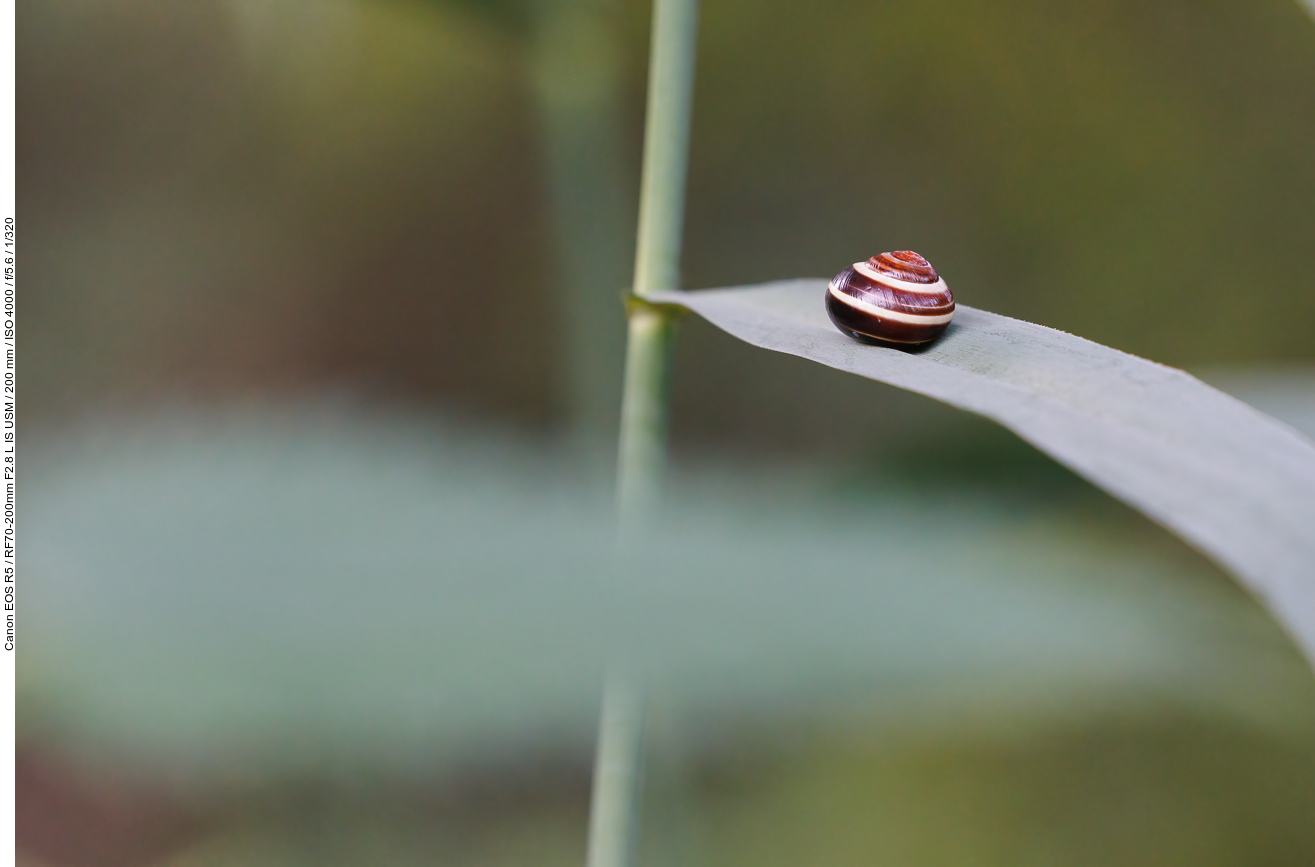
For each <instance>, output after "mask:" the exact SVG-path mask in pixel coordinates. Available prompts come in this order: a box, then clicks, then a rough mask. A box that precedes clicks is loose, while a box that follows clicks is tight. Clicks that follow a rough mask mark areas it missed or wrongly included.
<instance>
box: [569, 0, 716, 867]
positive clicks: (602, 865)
mask: <svg viewBox="0 0 1315 867" xmlns="http://www.w3.org/2000/svg"><path fill="white" fill-rule="evenodd" d="M697 32H698V0H654V4H653V41H652V47H651V49H650V53H649V72H648V116H647V118H646V120H645V126H644V170H643V171H644V174H643V181H642V183H641V185H640V199H639V237H638V239H637V243H636V249H635V282H634V290H633V292H634V296H633V297H632V298H631V299H630V301H629V303H628V304H627V313H628V315H629V334H628V338H627V340H628V342H627V344H626V373H625V384H624V389H625V390H624V392H623V394H622V399H621V436H620V443H619V448H618V456H617V519H618V529H619V532H620V537H621V539H622V540H626V539H628V538H633V537H634V536H635V535H637V534H639V533H640V532H642V531H643V530H644V528H646V527H648V526H649V525H651V523H652V520H653V517H654V515H655V513H656V509H657V505H658V500H659V497H660V495H661V487H662V485H661V482H662V474H663V470H664V468H665V465H666V452H667V421H668V416H669V414H670V407H669V398H670V384H671V354H672V350H673V348H674V345H675V343H674V338H675V323H676V319H677V317H678V316H679V314H680V312H681V311H680V308H677V307H674V306H672V305H668V304H654V303H652V302H650V301H649V300H647V299H648V297H649V296H650V295H651V294H652V293H654V292H659V291H662V290H665V289H676V288H678V286H679V281H680V242H681V233H682V231H683V229H684V223H685V176H686V172H687V168H688V165H689V126H690V107H691V105H692V103H693V96H694V93H693V91H694V56H695V42H696V38H697ZM642 706H643V698H642V691H641V690H640V689H639V687H638V686H637V685H636V684H635V682H634V681H633V680H618V679H613V680H612V681H610V682H609V683H608V684H607V686H606V688H605V690H604V696H603V713H602V717H601V719H600V720H599V726H598V729H599V731H598V755H597V759H596V764H595V768H594V791H593V801H592V804H591V806H590V817H589V851H588V867H631V865H632V864H633V862H634V853H635V849H636V845H635V841H636V838H637V829H638V813H639V793H640V781H641V778H642V767H643V738H642V723H643V714H642Z"/></svg>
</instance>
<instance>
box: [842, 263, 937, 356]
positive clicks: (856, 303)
mask: <svg viewBox="0 0 1315 867" xmlns="http://www.w3.org/2000/svg"><path fill="white" fill-rule="evenodd" d="M826 312H827V313H828V314H829V315H830V316H831V321H832V322H833V323H835V326H836V328H839V329H840V330H841V331H842V332H844V333H845V334H847V335H849V336H850V337H853V338H854V339H856V340H861V341H863V342H864V343H878V344H880V343H898V344H917V343H926V342H928V341H929V340H935V339H936V338H937V337H939V336H940V334H941V332H942V331H944V330H945V327H946V326H947V325H949V324H950V320H951V319H952V318H953V317H954V295H953V294H951V292H950V287H948V286H946V285H945V281H944V280H942V279H941V276H940V275H939V274H937V273H936V269H935V268H933V267H932V266H931V263H930V262H928V261H927V260H926V259H924V258H922V257H921V256H919V255H918V254H917V253H914V252H913V251H912V250H897V251H895V252H893V253H882V254H881V255H879V256H873V257H872V258H871V259H868V260H867V261H866V262H855V263H854V266H853V267H852V268H846V269H845V270H843V271H841V272H840V273H839V274H837V275H836V276H835V277H834V278H833V279H832V280H831V285H829V286H828V287H827V290H826Z"/></svg>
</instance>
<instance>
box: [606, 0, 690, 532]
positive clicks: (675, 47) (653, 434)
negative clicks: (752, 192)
mask: <svg viewBox="0 0 1315 867" xmlns="http://www.w3.org/2000/svg"><path fill="white" fill-rule="evenodd" d="M697 32H698V0H654V5H653V44H652V48H651V50H650V57H649V72H648V117H647V119H646V121H645V127H644V174H643V180H642V182H641V185H640V198H639V237H638V240H637V243H636V249H635V282H634V296H635V297H634V298H633V299H631V303H630V304H629V319H630V324H629V338H628V342H627V345H626V375H625V385H624V389H625V390H624V392H623V394H622V400H621V437H620V445H619V449H618V458H617V512H618V519H619V521H620V528H621V533H622V537H623V538H624V537H626V536H628V535H631V534H633V533H634V532H635V531H636V530H637V529H638V528H639V527H641V526H643V525H645V524H647V523H648V522H649V519H650V518H651V516H652V513H653V510H654V508H655V507H656V505H657V501H658V497H659V495H660V492H661V482H662V472H663V467H664V465H665V463H666V440H667V419H668V415H669V408H668V399H669V396H670V389H669V385H670V369H671V353H672V349H673V346H674V340H673V339H674V336H675V327H674V326H675V319H676V317H677V315H678V313H679V309H678V308H675V307H671V306H668V305H659V304H650V303H648V302H647V301H646V300H645V299H646V298H647V297H648V296H649V295H650V294H652V293H653V292H658V291H661V290H665V289H675V288H677V287H678V285H679V282H680V244H681V233H682V231H683V229H684V224H685V176H686V171H687V168H688V165H689V126H690V108H691V105H692V102H693V95H694V93H693V91H694V56H695V42H696V38H697Z"/></svg>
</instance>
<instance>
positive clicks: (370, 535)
mask: <svg viewBox="0 0 1315 867" xmlns="http://www.w3.org/2000/svg"><path fill="white" fill-rule="evenodd" d="M649 14H650V8H649V6H648V4H647V3H644V2H633V0H489V2H478V0H197V2H192V3H187V4H162V3H156V2H147V0H94V2H93V0H32V2H30V3H28V4H27V5H25V6H23V7H22V8H21V9H20V14H19V16H18V25H19V43H18V44H19V75H18V88H19V92H18V137H19V140H18V153H19V166H18V190H19V196H20V201H21V212H20V217H21V223H20V226H21V229H22V240H23V251H24V253H23V260H22V262H23V279H24V291H23V294H22V298H21V309H20V312H21V314H22V320H23V331H22V349H23V353H22V361H23V365H22V373H21V379H20V384H21V386H22V391H23V402H22V408H23V414H22V421H21V425H22V434H23V444H24V453H25V459H24V469H25V472H24V479H23V485H22V495H23V499H22V505H23V507H24V508H23V511H22V512H21V513H20V523H21V525H22V528H23V536H24V542H25V545H24V547H23V549H22V553H21V555H20V556H21V557H22V558H23V561H22V562H23V580H24V584H23V589H22V592H23V594H24V596H23V602H24V608H23V612H22V613H23V615H24V623H23V626H24V627H25V629H24V633H23V635H22V639H23V643H22V650H21V651H20V657H19V667H20V688H21V692H20V715H21V720H20V744H19V761H20V765H19V767H20V775H19V810H20V826H19V834H20V838H19V840H20V853H21V856H22V858H24V859H25V860H24V861H23V863H25V864H27V865H29V867H36V865H48V867H59V865H83V864H87V865H92V864H95V865H120V864H122V865H138V864H141V865H180V867H181V865H228V864H235V865H236V864H244V865H300V864H366V863H369V864H383V863H391V864H399V865H401V864H438V863H443V864H494V865H501V864H515V863H530V862H533V863H537V864H557V863H561V864H575V863H580V862H581V860H582V858H583V851H584V827H585V816H586V813H587V802H588V780H589V773H590V770H589V765H590V750H591V744H592V740H591V739H592V730H591V725H592V721H593V715H594V712H595V709H596V706H597V701H598V694H599V688H600V684H601V678H602V671H603V669H604V667H605V664H606V660H607V659H609V658H612V657H613V656H615V655H617V654H618V653H620V654H623V655H629V656H631V657H633V658H634V660H635V661H636V665H637V667H638V668H640V669H641V670H643V671H644V672H645V676H646V678H648V682H650V683H651V684H652V690H651V696H650V698H651V701H650V705H651V707H650V713H649V718H650V725H649V729H650V731H649V740H650V744H649V753H650V768H649V779H648V782H647V787H646V793H645V808H644V822H645V825H644V827H645V836H644V840H643V857H644V860H645V862H646V863H650V864H665V863H676V862H680V863H700V864H740V863H742V864H754V865H773V864H781V865H785V864H797V863H820V862H826V863H831V864H837V865H845V864H855V865H857V864H918V865H941V864H946V865H949V864H974V865H976V864H981V865H993V864H1014V865H1017V864H1053V863H1068V864H1084V865H1085V864H1091V865H1096V864H1121V865H1140V864H1147V865H1150V864H1183V863H1191V864H1197V865H1214V864H1217V865H1232V864H1248V865H1261V864H1275V865H1279V864H1298V863H1311V862H1312V861H1315V825H1313V824H1312V823H1311V822H1310V816H1311V815H1312V811H1315V786H1312V785H1311V783H1310V781H1311V780H1312V779H1315V734H1313V733H1312V732H1313V731H1315V729H1313V728H1312V726H1313V725H1315V681H1313V680H1312V677H1311V671H1310V668H1309V666H1308V665H1307V664H1306V663H1305V662H1304V661H1303V660H1302V659H1301V658H1300V657H1299V655H1298V653H1297V651H1296V650H1295V649H1294V648H1293V646H1292V645H1291V643H1290V642H1289V641H1288V639H1287V638H1286V636H1284V635H1283V634H1282V633H1281V631H1280V630H1279V628H1278V627H1277V626H1275V625H1274V624H1273V622H1272V621H1271V620H1270V619H1269V618H1268V616H1267V615H1266V614H1265V613H1264V612H1263V611H1262V610H1261V609H1260V608H1259V607H1258V605H1256V603H1254V602H1253V601H1251V600H1250V599H1248V598H1247V597H1245V596H1244V595H1243V594H1242V593H1241V591H1240V590H1238V589H1237V588H1236V587H1235V586H1234V585H1233V584H1232V582H1231V580H1230V579H1229V578H1228V576H1226V575H1224V574H1223V573H1222V572H1221V571H1220V570H1218V568H1217V567H1215V566H1214V565H1213V564H1211V563H1210V562H1208V561H1207V560H1205V559H1204V558H1203V557H1201V556H1200V555H1199V554H1197V553H1195V552H1194V551H1192V550H1190V549H1188V548H1187V547H1186V546H1184V545H1183V544H1181V543H1180V542H1178V541H1176V540H1175V539H1173V538H1172V537H1170V536H1168V535H1167V534H1166V533H1164V532H1163V531H1162V530H1161V529H1159V528H1157V527H1156V526H1154V525H1152V524H1150V523H1149V522H1147V521H1145V520H1144V519H1142V518H1140V517H1139V516H1137V515H1136V514H1135V513H1133V512H1131V511H1130V510H1128V509H1126V508H1125V507H1123V506H1121V505H1120V504H1118V503H1116V502H1114V501H1112V500H1110V499H1109V498H1107V497H1106V496H1105V495H1103V494H1101V493H1100V492H1098V491H1096V490H1094V489H1092V488H1091V487H1090V486H1088V485H1087V484H1086V483H1085V482H1083V481H1081V480H1080V479H1077V478H1076V477H1074V476H1072V475H1071V474H1069V473H1068V472H1067V471H1066V470H1064V469H1062V468H1060V467H1058V466H1057V465H1055V464H1053V463H1052V462H1050V461H1049V460H1048V459H1047V458H1045V457H1044V456H1042V455H1040V454H1038V453H1036V452H1034V451H1033V450H1031V449H1030V447H1028V446H1026V445H1024V444H1022V443H1021V442H1019V441H1018V440H1016V439H1015V438H1014V437H1013V436H1012V435H1011V434H1008V433H1007V432H1004V431H1003V430H1001V429H998V428H996V427H995V426H993V425H992V424H990V423H988V422H985V421H983V420H981V419H977V418H975V417H972V416H970V415H967V414H964V413H960V412H957V411H954V410H950V409H948V408H944V407H940V406H938V405H936V404H934V403H933V402H931V401H927V400H925V399H922V398H919V397H915V396H912V395H906V394H903V393H900V392H898V391H896V390H894V389H890V388H887V387H885V386H881V385H878V384H876V383H872V382H868V381H862V380H858V379H856V378H849V377H845V376H843V375H840V374H838V373H836V372H835V371H830V370H824V369H821V368H816V369H814V367H812V366H810V365H809V364H808V363H806V362H803V361H801V360H798V359H793V358H787V357H778V356H772V355H769V354H766V353H763V352H761V351H758V350H755V349H752V348H750V347H747V346H742V345H738V344H736V343H735V342H734V341H733V340H732V339H731V338H729V337H727V336H726V335H723V334H720V333H718V332H716V331H715V330H714V329H712V328H711V327H710V326H707V325H705V324H703V323H701V322H699V321H697V320H695V319H693V318H691V319H689V320H687V321H686V322H685V323H683V324H682V332H681V344H680V347H679V350H678V358H677V370H676V393H675V408H674V415H673V419H674V429H673V439H672V448H673V492H672V502H671V506H670V509H669V512H670V517H669V518H668V520H667V522H666V523H665V524H664V525H663V527H662V528H660V530H657V531H655V533H654V534H653V535H654V540H653V541H652V543H651V546H650V548H648V549H646V550H645V556H644V557H642V558H638V559H636V560H630V561H618V560H617V559H616V558H615V557H614V556H613V553H612V549H611V544H610V541H609V539H610V526H609V518H608V511H609V487H608V486H609V484H610V478H611V462H612V459H613V448H614V446H613V439H614V435H615V425H616V422H615V419H616V415H617V405H618V400H619V392H620V373H621V357H622V353H623V350H624V343H623V340H624V317H623V311H622V306H621V302H620V298H621V296H622V294H623V293H624V291H625V287H626V285H627V283H628V281H629V273H630V268H631V266H632V252H633V250H632V247H633V228H634V222H635V217H634V215H635V208H636V199H637V189H638V175H639V156H640V142H641V138H642V121H643V99H644V88H645V73H646V63H647V39H648V21H649ZM1312 141H1315V21H1312V20H1311V18H1310V16H1309V15H1308V13H1307V11H1306V10H1305V9H1303V8H1302V7H1301V6H1300V5H1298V4H1297V3H1294V2H1292V0H1251V2H1248V3H1241V2H1235V0H1197V2H1186V0H1153V2H1144V0H1143V2H1136V3H1134V2H1123V0H1115V2H1106V3H1102V4H1096V5H1093V4H1079V3H1075V2H1071V0H1010V2H1005V3H980V2H976V0H932V2H920V3H909V2H891V0H880V2H856V0H831V2H826V3H817V4H798V3H785V2H777V0H760V2H755V3H749V2H746V0H704V3H703V9H702V19H701V32H700V51H699V57H698V78H697V88H696V95H695V114H694V125H693V140H692V151H691V170H690V184H689V197H688V208H689V211H688V217H687V228H686V255H685V267H684V274H683V280H684V285H685V286H686V287H688V288H693V289H697V288H704V287H712V286H727V285H737V284H747V283H753V282H759V281H766V280H771V279H778V278H786V277H800V276H822V277H825V276H829V275H830V274H832V273H834V272H836V271H837V270H839V269H840V268H841V267H843V266H845V265H847V264H848V263H850V262H852V261H855V260H856V259H858V258H861V257H865V256H868V255H871V254H873V253H876V252H879V251H882V250H890V249H902V248H912V249H916V250H918V251H919V252H921V253H923V254H924V255H926V256H927V257H928V258H929V259H930V260H931V261H932V262H933V263H934V264H935V265H936V267H937V268H938V269H939V270H940V271H941V272H942V273H943V274H945V275H946V276H947V279H948V280H949V282H950V284H951V285H952V286H953V287H954V289H955V292H956V296H957V297H958V299H959V300H960V301H961V302H963V303H967V304H970V305H973V306H977V307H983V308H987V309H990V310H994V311H997V312H1000V313H1005V314H1008V315H1011V316H1016V317H1019V318H1023V319H1027V320H1030V321H1034V322H1040V323H1043V324H1046V325H1050V326H1053V327H1056V328H1060V329H1063V330H1065V331H1070V332H1073V333H1076V334H1080V335H1082V336H1084V337H1088V338H1091V339H1093V340H1097V341H1100V342H1102V343H1105V344H1108V345H1111V346H1114V347H1117V348H1120V349H1124V350H1126V351H1129V352H1133V353H1136V354H1139V355H1142V356H1145V357H1148V358H1151V359H1154V360H1156V361H1161V362H1164V363H1167V364H1171V365H1175V366H1180V367H1185V368H1186V369H1188V370H1190V371H1192V372H1194V373H1198V374H1200V375H1202V376H1203V377H1204V378H1206V379H1207V380H1208V381H1211V382H1214V383H1217V384H1219V385H1220V386H1221V387H1223V388H1225V389H1226V390H1229V391H1231V392H1233V393H1235V394H1237V395H1238V396H1239V397H1242V398H1243V399H1244V400H1249V401H1251V402H1252V403H1254V404H1255V405H1257V406H1258V407H1260V408H1261V409H1264V410H1265V411H1267V412H1271V413H1273V414H1274V415H1276V416H1278V417H1279V418H1280V419H1282V420H1284V421H1286V422H1288V423H1290V424H1292V425H1294V426H1296V427H1298V428H1299V429H1302V430H1304V431H1305V432H1306V433H1307V435H1315V339H1312V336H1311V335H1312V334H1315V294H1312V293H1311V291H1310V290H1309V286H1308V277H1307V274H1308V271H1307V263H1308V262H1309V261H1310V259H1311V257H1312V255H1315V253H1312V248H1311V238H1312V237H1315V159H1312V157H1311V148H1310V143H1311V142H1312ZM618 648H621V650H618Z"/></svg>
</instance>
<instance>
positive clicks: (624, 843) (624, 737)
mask: <svg viewBox="0 0 1315 867" xmlns="http://www.w3.org/2000/svg"><path fill="white" fill-rule="evenodd" d="M643 704H644V699H643V695H642V693H641V692H640V690H639V689H637V688H636V687H635V686H634V683H633V681H630V680H628V679H625V678H617V677H614V678H612V679H609V681H608V683H607V686H606V687H605V688H604V691H603V712H602V716H601V718H600V719H599V722H598V754H597V756H596V757H595V758H594V791H593V803H592V805H591V809H590V812H589V851H588V855H587V862H586V863H587V865H588V867H624V865H628V864H632V863H634V856H635V841H636V839H637V838H638V834H637V833H636V831H637V829H638V825H639V798H638V794H639V790H640V783H641V778H642V776H643V761H642V759H643V723H644V712H643Z"/></svg>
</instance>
